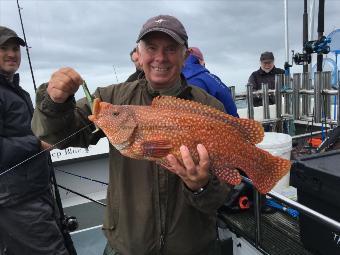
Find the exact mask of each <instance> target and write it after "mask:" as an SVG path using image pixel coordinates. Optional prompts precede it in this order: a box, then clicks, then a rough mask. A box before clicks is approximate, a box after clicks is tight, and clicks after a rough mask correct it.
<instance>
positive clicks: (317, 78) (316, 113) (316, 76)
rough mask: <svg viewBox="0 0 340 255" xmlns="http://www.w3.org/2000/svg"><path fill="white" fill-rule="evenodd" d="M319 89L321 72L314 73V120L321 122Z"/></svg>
mask: <svg viewBox="0 0 340 255" xmlns="http://www.w3.org/2000/svg"><path fill="white" fill-rule="evenodd" d="M321 89H322V72H315V74H314V121H315V122H316V123H320V122H321V99H322V98H321Z"/></svg>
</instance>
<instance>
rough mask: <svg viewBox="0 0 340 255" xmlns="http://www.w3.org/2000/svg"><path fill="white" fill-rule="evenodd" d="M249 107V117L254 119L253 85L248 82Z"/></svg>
mask: <svg viewBox="0 0 340 255" xmlns="http://www.w3.org/2000/svg"><path fill="white" fill-rule="evenodd" d="M247 107H248V118H249V119H254V100H253V85H251V84H247Z"/></svg>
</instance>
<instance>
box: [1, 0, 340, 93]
mask: <svg viewBox="0 0 340 255" xmlns="http://www.w3.org/2000/svg"><path fill="white" fill-rule="evenodd" d="M315 2H316V12H315V15H316V17H317V8H318V1H317V0H316V1H315ZM19 4H20V6H21V7H22V10H21V14H22V18H23V23H24V28H25V33H26V38H27V41H28V44H29V46H30V47H31V48H30V56H31V60H32V65H33V69H34V75H35V79H36V83H37V84H38V85H39V84H41V83H43V82H45V81H48V79H49V77H50V75H51V74H52V72H53V71H55V70H57V69H58V68H60V67H63V66H70V67H73V68H75V69H76V70H77V71H78V72H79V73H80V74H81V75H82V77H83V78H84V79H85V80H86V81H87V83H88V85H89V87H90V90H91V91H93V90H94V89H95V87H97V86H105V85H109V84H112V83H117V80H118V82H122V81H124V80H125V79H126V78H127V77H128V76H129V75H130V74H131V73H132V72H134V66H133V64H132V63H131V61H130V58H129V52H130V50H131V49H132V48H133V47H134V45H135V41H136V38H137V35H138V33H139V30H140V28H141V27H142V25H143V23H144V22H145V21H146V20H147V19H148V18H150V17H152V16H156V15H158V14H169V15H173V16H176V17H177V18H178V19H179V20H181V22H182V23H183V24H184V26H185V28H186V30H187V33H188V35H189V46H197V47H199V48H201V50H202V52H203V54H204V57H205V60H206V66H207V68H208V69H209V70H210V71H211V72H212V73H214V74H216V75H218V76H219V77H220V78H221V79H222V80H223V82H224V83H226V84H227V85H234V86H236V90H237V91H244V90H245V84H246V83H247V80H248V77H249V75H250V74H251V72H252V71H255V70H256V69H258V67H259V56H260V53H261V52H263V51H267V50H268V51H273V52H274V55H275V57H276V60H275V63H276V66H277V67H281V68H283V64H284V62H285V40H284V38H285V37H284V8H283V7H284V1H283V0H249V1H246V0H224V1H222V0H220V1H209V0H204V1H196V0H191V1H189V0H181V1H174V0H172V1H137V0H136V1H114V0H111V1H110V0H106V1H105V0H101V1H98V0H92V1H91V0H87V1H81V0H73V1H57V0H40V1H33V0H19ZM288 7H289V8H288V11H289V46H290V50H292V49H294V50H296V51H301V48H302V14H303V0H288ZM0 24H1V25H4V26H8V27H10V28H12V29H13V30H15V31H16V32H17V33H18V34H19V35H20V36H22V29H21V26H20V19H19V14H18V9H17V4H16V0H0ZM316 28H317V18H316V19H315V33H314V34H315V36H317V33H316ZM337 28H340V0H326V4H325V35H328V34H329V33H330V32H331V31H333V30H335V29H337ZM22 57H23V60H22V65H21V68H20V69H19V72H20V75H21V81H22V82H21V85H22V86H23V87H24V88H26V89H27V90H28V91H29V92H30V93H31V94H33V83H32V79H31V75H30V72H29V67H28V60H27V54H26V52H25V50H23V51H22ZM328 57H330V58H334V54H332V53H330V54H328ZM292 71H293V72H302V67H300V66H298V67H294V68H293V69H292ZM81 96H83V94H82V92H80V93H78V96H77V97H81Z"/></svg>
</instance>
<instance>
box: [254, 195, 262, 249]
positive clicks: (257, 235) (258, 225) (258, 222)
mask: <svg viewBox="0 0 340 255" xmlns="http://www.w3.org/2000/svg"><path fill="white" fill-rule="evenodd" d="M254 200H255V202H254V214H255V222H256V228H255V247H256V248H257V247H259V246H260V242H261V232H262V231H261V201H260V193H259V192H258V191H257V189H254Z"/></svg>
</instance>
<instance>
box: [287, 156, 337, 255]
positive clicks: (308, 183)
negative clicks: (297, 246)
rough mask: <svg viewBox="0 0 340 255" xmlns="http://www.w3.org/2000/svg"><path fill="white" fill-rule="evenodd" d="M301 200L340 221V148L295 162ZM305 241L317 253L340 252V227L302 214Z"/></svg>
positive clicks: (294, 178) (332, 254)
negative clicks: (338, 228) (336, 227)
mask: <svg viewBox="0 0 340 255" xmlns="http://www.w3.org/2000/svg"><path fill="white" fill-rule="evenodd" d="M290 178H291V179H290V184H291V185H292V186H294V187H296V188H297V195H298V202H299V203H301V204H303V205H305V206H307V207H309V208H311V209H313V210H315V211H317V212H319V213H321V214H323V215H325V216H328V217H330V218H332V219H333V220H336V221H338V222H340V150H336V151H331V152H325V153H319V154H314V155H310V156H307V157H304V158H300V159H298V160H296V161H295V162H294V163H293V165H292V170H291V174H290ZM299 222H300V236H301V241H302V243H303V245H304V246H305V247H306V248H307V249H308V250H310V251H311V252H313V253H315V254H322V255H339V254H340V231H339V230H337V229H334V228H332V227H330V226H326V225H325V224H322V223H319V222H318V221H316V220H314V219H312V218H310V217H309V216H306V215H303V214H300V216H299Z"/></svg>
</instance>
